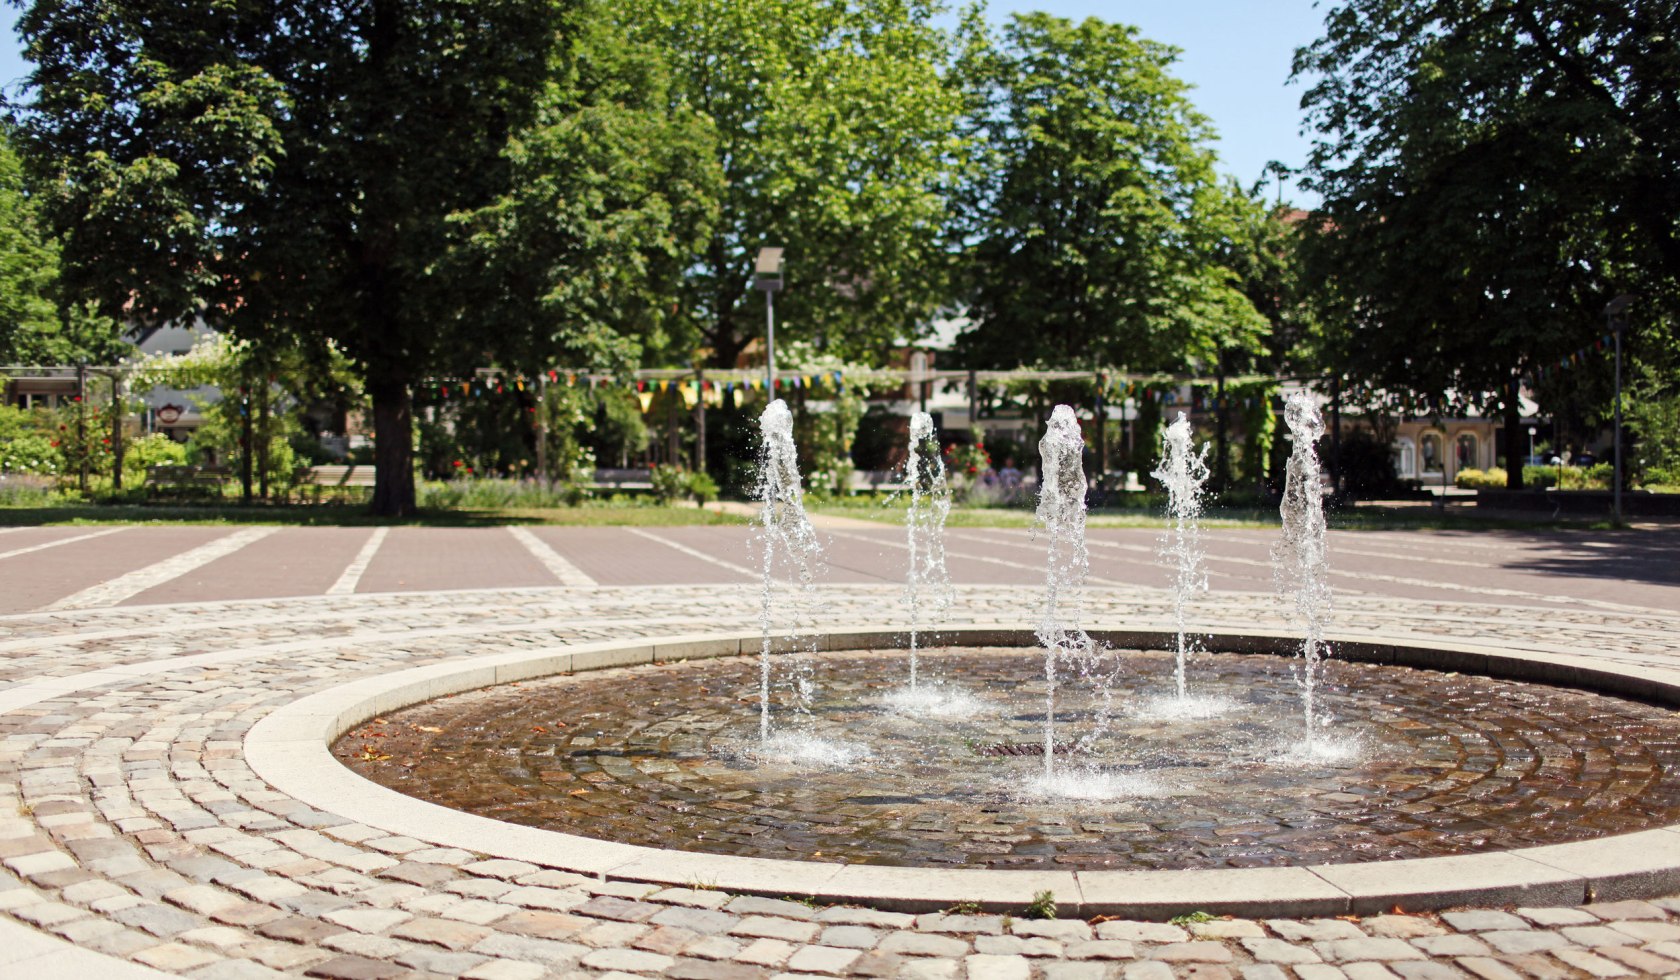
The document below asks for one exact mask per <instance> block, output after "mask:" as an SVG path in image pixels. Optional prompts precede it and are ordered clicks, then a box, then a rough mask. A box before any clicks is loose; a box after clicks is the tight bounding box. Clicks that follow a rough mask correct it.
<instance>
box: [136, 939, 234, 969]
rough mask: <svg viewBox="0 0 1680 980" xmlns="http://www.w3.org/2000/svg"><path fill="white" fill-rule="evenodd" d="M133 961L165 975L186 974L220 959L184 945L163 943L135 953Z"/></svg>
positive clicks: (212, 954) (209, 953)
mask: <svg viewBox="0 0 1680 980" xmlns="http://www.w3.org/2000/svg"><path fill="white" fill-rule="evenodd" d="M133 958H134V960H135V961H136V962H138V963H144V964H145V965H146V966H149V967H151V968H152V969H154V970H162V971H163V972H165V973H177V974H179V973H186V972H187V971H188V970H196V969H198V968H199V967H201V966H209V965H210V964H211V963H214V962H216V961H217V960H219V959H221V957H219V956H217V955H216V954H214V953H211V952H207V951H205V950H202V949H195V948H194V947H192V946H188V945H186V944H185V943H163V944H161V945H158V946H153V947H152V948H150V949H143V950H140V951H139V952H137V953H135V954H134V956H133Z"/></svg>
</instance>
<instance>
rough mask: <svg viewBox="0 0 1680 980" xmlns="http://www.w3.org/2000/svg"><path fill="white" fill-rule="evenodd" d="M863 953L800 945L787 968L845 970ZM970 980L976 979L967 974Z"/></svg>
mask: <svg viewBox="0 0 1680 980" xmlns="http://www.w3.org/2000/svg"><path fill="white" fill-rule="evenodd" d="M861 955H863V954H862V953H860V952H859V951H857V950H855V949H840V948H838V947H835V946H801V947H799V948H798V949H796V950H794V951H793V955H792V956H790V957H788V961H787V968H788V969H789V970H791V971H794V972H796V973H829V974H839V973H844V972H846V968H847V967H849V966H851V965H852V964H853V963H854V962H856V961H857V958H858V957H859V956H861ZM969 977H970V980H976V978H975V977H974V975H973V974H972V973H971V974H970V975H969Z"/></svg>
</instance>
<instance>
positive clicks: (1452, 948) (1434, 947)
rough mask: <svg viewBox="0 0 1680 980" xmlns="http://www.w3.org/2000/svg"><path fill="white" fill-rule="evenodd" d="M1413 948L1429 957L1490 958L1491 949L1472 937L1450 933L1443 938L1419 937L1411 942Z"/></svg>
mask: <svg viewBox="0 0 1680 980" xmlns="http://www.w3.org/2000/svg"><path fill="white" fill-rule="evenodd" d="M1411 943H1412V945H1413V946H1416V947H1417V948H1418V949H1421V950H1423V951H1424V952H1425V953H1428V954H1429V955H1430V956H1492V955H1493V949H1492V948H1491V947H1490V946H1488V944H1487V943H1484V942H1482V941H1481V940H1480V939H1477V938H1476V937H1474V936H1463V935H1459V934H1457V933H1450V934H1448V935H1445V936H1421V937H1419V938H1417V939H1413V940H1411Z"/></svg>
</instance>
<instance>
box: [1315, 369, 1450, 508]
mask: <svg viewBox="0 0 1680 980" xmlns="http://www.w3.org/2000/svg"><path fill="white" fill-rule="evenodd" d="M1330 459H1331V460H1332V461H1333V465H1332V466H1331V467H1330V490H1331V492H1333V493H1335V494H1337V495H1338V496H1339V495H1340V494H1341V492H1342V376H1341V375H1339V374H1338V375H1336V376H1335V377H1334V378H1331V379H1330ZM1446 472H1447V467H1446V460H1444V459H1443V460H1442V461H1441V475H1442V479H1443V480H1444V479H1445V478H1446Z"/></svg>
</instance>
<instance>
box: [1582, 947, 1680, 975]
mask: <svg viewBox="0 0 1680 980" xmlns="http://www.w3.org/2000/svg"><path fill="white" fill-rule="evenodd" d="M1593 952H1595V953H1597V954H1598V955H1600V956H1605V957H1608V958H1610V959H1613V960H1615V961H1616V962H1618V963H1624V964H1626V965H1628V966H1631V967H1633V968H1634V969H1635V970H1638V971H1640V972H1642V973H1673V972H1675V971H1676V970H1680V962H1676V961H1674V960H1671V959H1669V958H1668V957H1666V956H1658V955H1656V954H1655V953H1648V952H1646V951H1645V950H1642V949H1634V948H1632V947H1630V946H1606V947H1604V948H1603V949H1597V950H1594V951H1593Z"/></svg>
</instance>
